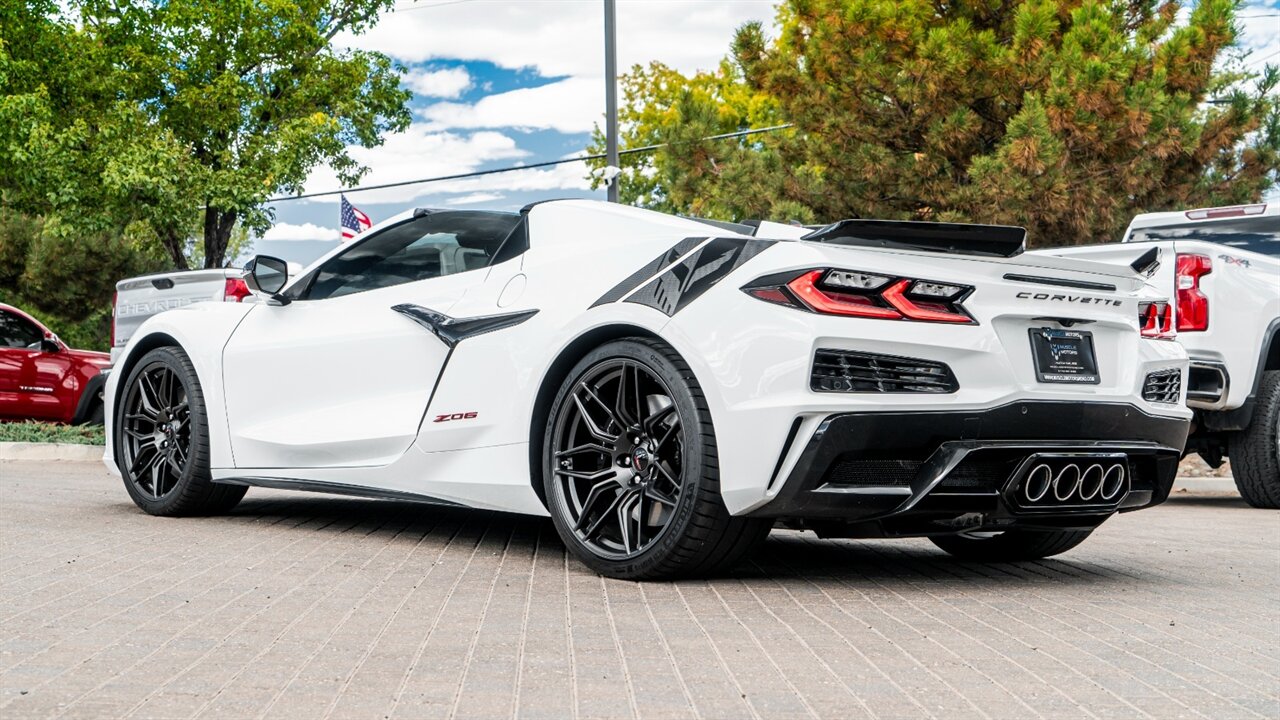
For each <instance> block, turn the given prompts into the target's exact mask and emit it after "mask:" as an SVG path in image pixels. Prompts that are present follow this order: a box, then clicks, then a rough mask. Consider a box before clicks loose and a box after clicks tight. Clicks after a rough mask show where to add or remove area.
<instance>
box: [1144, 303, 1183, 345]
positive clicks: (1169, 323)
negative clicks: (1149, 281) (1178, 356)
mask: <svg viewBox="0 0 1280 720" xmlns="http://www.w3.org/2000/svg"><path fill="white" fill-rule="evenodd" d="M1138 328H1139V329H1140V330H1141V331H1142V337H1147V338H1158V339H1160V340H1172V339H1173V338H1174V337H1177V335H1178V331H1177V330H1175V329H1174V328H1173V308H1172V307H1170V305H1169V303H1167V302H1149V303H1139V304H1138Z"/></svg>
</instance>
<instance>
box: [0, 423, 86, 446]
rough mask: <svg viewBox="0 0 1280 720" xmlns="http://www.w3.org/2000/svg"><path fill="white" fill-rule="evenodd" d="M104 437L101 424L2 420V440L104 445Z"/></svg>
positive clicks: (0, 431) (0, 430) (0, 429)
mask: <svg viewBox="0 0 1280 720" xmlns="http://www.w3.org/2000/svg"><path fill="white" fill-rule="evenodd" d="M104 438H105V436H104V435H103V434H102V426H101V425H61V424H59V423H47V422H36V421H35V420H24V421H22V422H0V442H35V443H72V444H75V445H102V444H103V443H104V442H105V439H104Z"/></svg>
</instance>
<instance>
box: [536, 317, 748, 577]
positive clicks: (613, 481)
mask: <svg viewBox="0 0 1280 720" xmlns="http://www.w3.org/2000/svg"><path fill="white" fill-rule="evenodd" d="M543 458H544V460H543V462H544V468H543V483H544V489H545V491H546V498H547V505H548V507H549V509H550V511H551V517H552V520H553V521H554V523H555V526H556V531H557V532H558V533H559V534H560V537H561V539H562V540H563V541H564V543H565V545H566V546H567V547H568V548H569V550H570V551H571V552H572V553H573V554H574V555H576V556H577V557H578V558H579V559H581V560H582V561H583V562H584V563H586V564H587V565H588V566H589V567H591V568H592V569H593V570H595V571H596V572H599V573H601V574H604V575H608V576H610V577H617V578H631V579H657V578H669V577H677V576H686V575H703V574H710V573H715V572H717V571H720V570H723V569H725V568H727V567H729V566H731V565H733V564H734V563H735V562H737V561H738V560H740V559H741V558H742V557H743V556H744V555H746V554H747V553H748V552H749V551H750V550H751V549H752V548H754V547H755V546H756V545H757V544H759V542H760V541H762V540H763V539H764V538H765V536H766V535H768V533H769V528H770V527H771V526H772V523H771V522H770V521H768V520H760V519H753V518H737V517H732V516H730V515H729V513H728V511H727V510H726V509H725V507H724V502H723V501H722V500H721V497H720V479H719V466H718V458H717V455H716V441H715V433H714V431H713V428H712V425H711V413H710V411H709V410H708V408H707V402H706V398H705V397H704V396H703V394H702V390H701V388H699V387H698V384H697V381H696V380H695V379H694V377H693V373H692V371H691V370H690V369H689V367H688V365H686V364H685V362H684V361H683V360H682V359H681V358H680V356H679V355H677V354H676V353H675V352H673V351H672V350H670V349H669V348H667V347H666V346H665V345H662V344H660V343H658V342H655V341H652V340H648V339H643V338H632V339H626V340H618V341H615V342H610V343H608V344H606V345H603V346H601V347H600V348H597V349H596V350H595V351H593V352H592V353H591V354H589V355H588V356H587V357H585V358H583V360H582V361H581V362H579V363H578V365H577V366H576V367H574V369H573V371H572V372H570V373H569V377H568V378H567V379H566V380H565V382H564V383H563V385H562V386H561V387H560V391H559V393H558V394H557V395H556V398H555V402H554V403H553V405H552V411H551V417H550V422H549V423H548V432H547V434H546V437H545V440H544V445H543Z"/></svg>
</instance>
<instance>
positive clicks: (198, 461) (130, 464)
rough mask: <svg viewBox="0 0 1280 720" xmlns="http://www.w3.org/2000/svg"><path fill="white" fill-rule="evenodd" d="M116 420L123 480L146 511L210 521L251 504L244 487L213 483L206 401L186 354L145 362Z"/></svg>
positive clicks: (166, 351) (165, 352)
mask: <svg viewBox="0 0 1280 720" xmlns="http://www.w3.org/2000/svg"><path fill="white" fill-rule="evenodd" d="M114 419H115V423H114V431H115V446H116V448H117V456H116V459H117V462H118V463H119V465H120V474H121V475H122V476H123V478H124V486H125V489H126V490H127V491H128V492H129V497H131V498H133V502H134V503H135V504H136V505H137V506H138V507H140V508H142V509H143V510H144V511H146V512H148V513H150V514H152V515H166V516H177V515H205V514H211V513H219V512H225V511H227V510H230V509H231V508H233V507H235V505H236V503H238V502H240V498H242V497H244V494H245V490H246V488H245V487H244V486H242V485H223V484H218V483H215V482H213V480H212V478H211V475H210V472H209V434H208V416H207V415H206V414H205V406H204V396H203V394H202V393H201V391H200V380H199V379H198V378H197V377H196V372H195V368H194V367H193V366H192V365H191V360H190V359H189V358H188V357H187V355H186V353H184V352H182V350H180V349H178V348H176V347H162V348H157V349H155V350H152V351H151V352H149V353H147V354H146V355H144V356H143V357H142V359H141V360H140V361H138V364H137V365H136V366H134V368H133V370H132V372H130V373H129V377H128V379H127V380H126V381H125V386H124V391H123V393H122V394H121V398H120V403H119V404H118V405H117V406H116V409H115V418H114Z"/></svg>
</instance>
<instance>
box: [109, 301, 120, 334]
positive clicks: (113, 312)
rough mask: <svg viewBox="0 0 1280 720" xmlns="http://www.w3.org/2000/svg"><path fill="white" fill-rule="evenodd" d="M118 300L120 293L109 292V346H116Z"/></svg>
mask: <svg viewBox="0 0 1280 720" xmlns="http://www.w3.org/2000/svg"><path fill="white" fill-rule="evenodd" d="M119 302H120V293H119V292H113V293H111V347H115V346H116V304H117V303H119Z"/></svg>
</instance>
